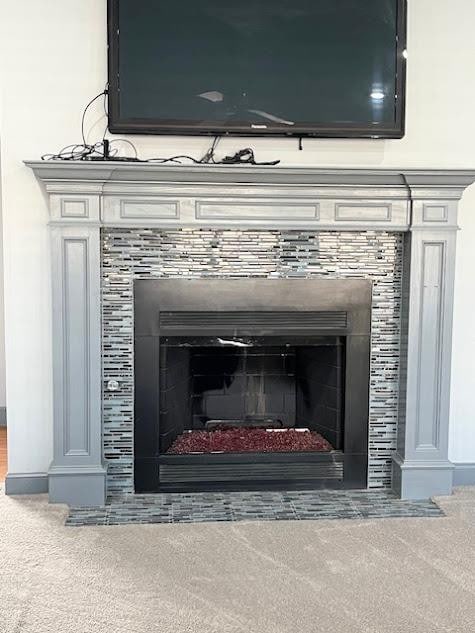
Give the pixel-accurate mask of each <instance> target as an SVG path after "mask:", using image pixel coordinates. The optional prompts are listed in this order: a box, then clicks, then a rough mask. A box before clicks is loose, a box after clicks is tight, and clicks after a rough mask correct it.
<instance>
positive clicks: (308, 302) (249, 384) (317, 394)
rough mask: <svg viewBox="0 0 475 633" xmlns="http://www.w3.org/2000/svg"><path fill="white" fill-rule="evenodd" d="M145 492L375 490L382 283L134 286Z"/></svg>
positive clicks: (138, 445)
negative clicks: (374, 411) (372, 454)
mask: <svg viewBox="0 0 475 633" xmlns="http://www.w3.org/2000/svg"><path fill="white" fill-rule="evenodd" d="M134 303H135V489H136V491H137V492H153V491H159V490H162V491H163V490H178V491H179V490H181V491H183V490H210V489H214V490H216V489H223V490H224V489H228V490H229V489H266V488H268V489H272V488H285V489H289V488H292V487H294V488H312V487H325V488H364V487H365V486H366V479H367V463H368V383H369V347H370V316H371V283H370V282H369V281H365V280H314V279H299V280H289V279H237V280H236V279H233V280H223V279H199V280H198V279H196V280H194V279H188V280H176V279H173V280H171V279H160V280H157V279H154V280H150V279H148V280H136V281H135V284H134Z"/></svg>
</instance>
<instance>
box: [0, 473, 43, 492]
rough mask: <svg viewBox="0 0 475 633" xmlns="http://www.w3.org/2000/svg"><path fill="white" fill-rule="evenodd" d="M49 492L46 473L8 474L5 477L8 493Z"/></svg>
mask: <svg viewBox="0 0 475 633" xmlns="http://www.w3.org/2000/svg"><path fill="white" fill-rule="evenodd" d="M44 492H48V475H47V474H46V473H15V474H11V475H10V474H7V477H6V479H5V494H6V495H37V494H41V493H44Z"/></svg>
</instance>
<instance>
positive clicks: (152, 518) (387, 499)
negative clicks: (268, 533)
mask: <svg viewBox="0 0 475 633" xmlns="http://www.w3.org/2000/svg"><path fill="white" fill-rule="evenodd" d="M440 516H444V513H443V512H442V510H441V509H440V508H439V507H438V506H437V505H436V504H435V503H434V502H433V501H403V500H401V499H399V498H398V497H397V495H395V494H394V493H393V492H391V491H383V490H381V491H367V492H366V491H355V490H352V491H340V490H328V491H292V492H270V491H269V492H228V493H216V492H215V493H212V492H210V493H194V494H190V493H180V494H156V495H133V496H132V497H121V498H116V499H114V498H112V499H110V500H109V503H108V504H107V505H106V506H104V507H102V508H71V510H70V512H69V516H68V519H67V521H66V523H67V525H72V526H84V525H124V524H130V523H205V522H216V521H305V520H313V521H314V520H317V519H326V520H331V519H356V520H363V519H389V518H404V517H421V518H431V517H440Z"/></svg>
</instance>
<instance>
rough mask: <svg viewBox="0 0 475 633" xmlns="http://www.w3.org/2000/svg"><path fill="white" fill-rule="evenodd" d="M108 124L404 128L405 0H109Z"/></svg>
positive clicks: (285, 130) (319, 133)
mask: <svg viewBox="0 0 475 633" xmlns="http://www.w3.org/2000/svg"><path fill="white" fill-rule="evenodd" d="M108 22H109V129H110V130H111V132H113V133H114V132H115V133H124V132H125V133H137V134H184V135H187V134H212V135H221V134H236V135H246V136H253V135H260V136H262V135H270V136H272V135H274V136H275V135H285V136H315V137H343V138H349V137H369V138H372V137H376V138H401V137H402V136H403V135H404V102H405V57H406V51H405V49H406V3H405V0H180V1H179V2H170V0H109V1H108Z"/></svg>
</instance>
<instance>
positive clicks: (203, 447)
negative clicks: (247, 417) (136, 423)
mask: <svg viewBox="0 0 475 633" xmlns="http://www.w3.org/2000/svg"><path fill="white" fill-rule="evenodd" d="M332 450H333V447H332V445H331V444H330V443H329V442H327V440H326V439H325V438H324V437H322V436H321V435H320V434H319V433H316V432H315V431H297V430H295V429H285V430H284V431H278V432H276V431H267V430H266V429H256V428H248V427H243V428H231V429H218V430H215V431H191V433H184V434H183V435H180V436H179V437H177V439H176V440H175V441H174V442H173V444H172V445H171V446H170V448H169V449H168V451H167V453H171V454H174V455H186V454H188V453H213V452H222V453H287V452H288V453H292V452H298V451H300V452H301V451H332Z"/></svg>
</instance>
